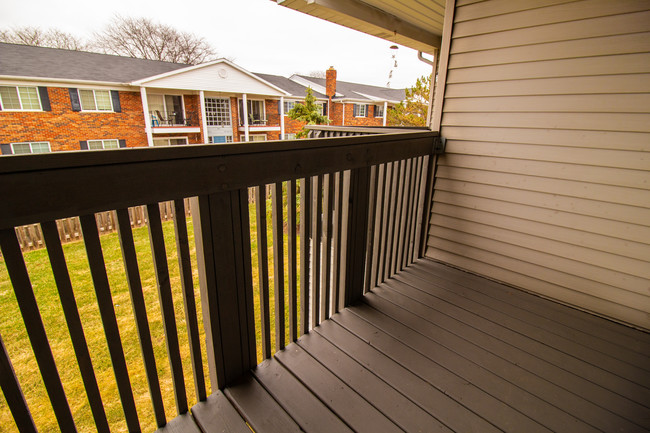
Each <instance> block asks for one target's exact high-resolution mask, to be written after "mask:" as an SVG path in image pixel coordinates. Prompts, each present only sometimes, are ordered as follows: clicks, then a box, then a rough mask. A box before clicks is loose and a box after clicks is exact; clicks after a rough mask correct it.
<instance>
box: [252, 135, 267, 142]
mask: <svg viewBox="0 0 650 433" xmlns="http://www.w3.org/2000/svg"><path fill="white" fill-rule="evenodd" d="M253 137H264V140H253V139H252V138H253ZM251 141H268V137H267V135H266V134H248V142H251Z"/></svg>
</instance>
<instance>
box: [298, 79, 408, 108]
mask: <svg viewBox="0 0 650 433" xmlns="http://www.w3.org/2000/svg"><path fill="white" fill-rule="evenodd" d="M298 77H300V78H302V79H303V80H307V81H311V82H312V83H314V84H316V85H317V86H321V87H325V78H314V77H309V76H306V75H298ZM336 93H337V96H336V97H335V98H334V99H337V100H338V99H354V100H360V101H365V100H367V101H376V100H380V101H393V102H399V101H402V100H404V98H406V93H405V92H404V89H391V88H390V87H379V86H370V85H368V84H359V83H350V82H347V81H340V80H337V81H336ZM339 94H340V95H342V96H339Z"/></svg>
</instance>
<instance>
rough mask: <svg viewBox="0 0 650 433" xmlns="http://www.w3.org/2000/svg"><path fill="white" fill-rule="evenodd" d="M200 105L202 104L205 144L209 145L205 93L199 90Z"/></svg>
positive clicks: (202, 125)
mask: <svg viewBox="0 0 650 433" xmlns="http://www.w3.org/2000/svg"><path fill="white" fill-rule="evenodd" d="M199 98H200V101H199V103H200V104H201V128H202V129H203V144H207V143H208V118H207V113H206V112H205V92H203V90H199Z"/></svg>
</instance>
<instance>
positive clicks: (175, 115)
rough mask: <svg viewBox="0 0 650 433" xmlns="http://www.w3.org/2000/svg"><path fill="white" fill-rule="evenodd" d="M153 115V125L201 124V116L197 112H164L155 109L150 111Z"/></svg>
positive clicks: (151, 115)
mask: <svg viewBox="0 0 650 433" xmlns="http://www.w3.org/2000/svg"><path fill="white" fill-rule="evenodd" d="M149 115H150V117H151V126H152V127H159V126H177V127H178V126H194V127H196V126H199V116H198V113H197V112H194V111H186V112H185V113H183V112H179V111H169V112H162V111H160V110H154V111H151V112H150V113H149Z"/></svg>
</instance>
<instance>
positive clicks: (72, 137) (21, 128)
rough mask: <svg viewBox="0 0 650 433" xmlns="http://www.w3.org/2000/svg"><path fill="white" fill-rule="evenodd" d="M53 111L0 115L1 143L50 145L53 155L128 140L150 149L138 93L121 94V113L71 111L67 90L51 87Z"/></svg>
mask: <svg viewBox="0 0 650 433" xmlns="http://www.w3.org/2000/svg"><path fill="white" fill-rule="evenodd" d="M47 90H48V94H49V97H50V104H51V106H52V111H38V112H33V111H31V112H30V111H26V112H25V111H23V112H10V111H0V143H17V142H24V141H49V142H50V148H51V149H52V151H53V152H54V151H61V150H79V141H81V140H101V139H118V140H126V145H127V147H139V146H147V134H146V133H145V129H144V115H143V113H142V102H141V99H140V93H138V92H122V91H121V92H119V93H120V105H121V107H122V112H121V113H113V112H110V113H90V112H83V111H81V112H75V111H72V106H71V104H70V94H69V92H68V89H67V88H62V87H48V89H47Z"/></svg>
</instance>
